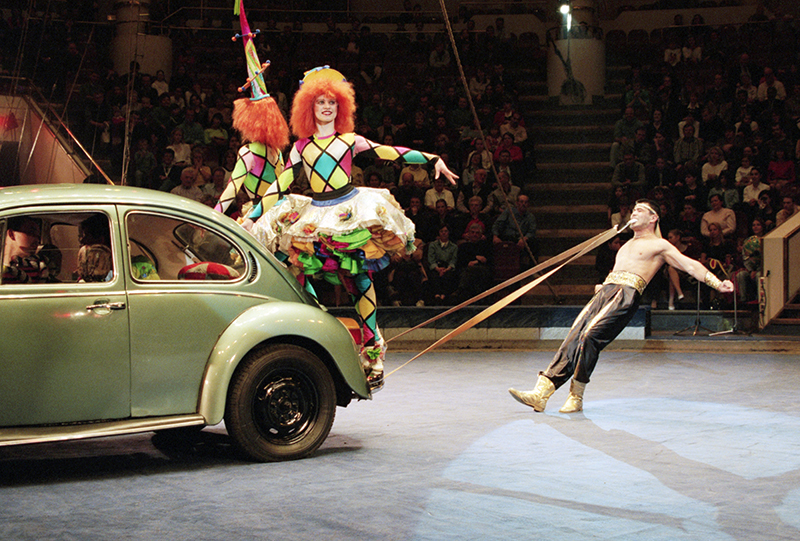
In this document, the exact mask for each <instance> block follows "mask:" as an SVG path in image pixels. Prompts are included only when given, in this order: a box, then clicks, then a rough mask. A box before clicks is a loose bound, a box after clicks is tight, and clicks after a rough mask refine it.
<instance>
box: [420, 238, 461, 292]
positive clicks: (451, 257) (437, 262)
mask: <svg viewBox="0 0 800 541" xmlns="http://www.w3.org/2000/svg"><path fill="white" fill-rule="evenodd" d="M457 260H458V246H457V245H456V243H455V242H451V241H450V228H449V227H448V226H447V225H441V226H440V227H439V232H438V234H437V236H436V240H434V241H432V242H430V243H429V244H428V269H427V274H428V282H427V287H428V295H427V297H428V300H426V304H438V305H442V304H445V299H447V297H448V296H450V294H452V293H453V291H454V290H455V288H456V286H457V283H458V282H457V281H456V279H455V274H456V273H455V269H456V261H457Z"/></svg>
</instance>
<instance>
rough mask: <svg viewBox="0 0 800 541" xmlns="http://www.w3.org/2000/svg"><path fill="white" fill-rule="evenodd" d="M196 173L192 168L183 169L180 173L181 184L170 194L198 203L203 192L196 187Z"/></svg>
mask: <svg viewBox="0 0 800 541" xmlns="http://www.w3.org/2000/svg"><path fill="white" fill-rule="evenodd" d="M196 179H197V172H196V171H195V169H194V168H192V167H184V168H183V170H182V171H181V183H180V185H178V186H176V187H175V188H173V189H172V190H170V193H172V194H175V195H180V196H181V197H186V198H187V199H192V200H193V201H200V200H201V199H202V198H203V195H204V194H205V192H203V190H202V189H201V188H199V187H198V186H197V185H196Z"/></svg>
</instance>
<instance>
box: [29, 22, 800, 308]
mask: <svg viewBox="0 0 800 541" xmlns="http://www.w3.org/2000/svg"><path fill="white" fill-rule="evenodd" d="M408 15H409V16H411V17H412V18H411V19H410V20H408V21H406V24H407V25H409V26H408V28H413V27H414V25H416V28H417V29H418V30H423V29H424V31H426V32H427V30H430V25H429V24H428V23H427V22H425V21H422V20H421V19H420V17H419V16H418V15H417V14H416V13H414V14H412V12H411V11H409V12H408ZM273 22H274V21H273ZM355 23H358V21H355ZM460 24H462V25H463V28H460V29H458V30H457V31H459V32H460V34H459V49H460V48H461V46H462V45H463V46H465V47H466V48H467V49H468V50H465V51H461V50H460V51H459V52H463V53H464V57H463V58H462V60H463V61H464V62H465V66H464V67H465V69H466V72H467V74H468V77H469V90H468V91H466V90H462V89H461V88H460V87H459V85H458V77H457V76H456V71H457V70H455V69H454V67H455V66H454V64H455V62H454V56H453V54H452V53H453V51H452V50H451V49H450V46H449V44H448V43H447V42H446V40H445V39H443V38H444V36H443V35H441V34H439V35H435V36H433V35H431V34H427V33H423V32H422V31H421V32H420V34H419V36H420V39H417V40H416V41H415V42H414V43H411V44H407V45H403V44H402V41H401V40H399V39H398V40H397V49H396V50H395V49H393V48H392V47H386V46H378V44H381V40H382V39H383V38H384V37H386V36H378V35H377V33H375V32H372V31H370V29H369V28H368V27H366V26H359V24H354V25H353V28H352V36H350V37H348V35H347V33H346V32H342V29H341V28H338V27H337V24H336V23H335V22H334V21H333V19H331V20H330V21H329V22H328V26H329V29H330V31H329V32H328V33H324V34H322V33H319V34H318V33H315V32H305V31H302V26H300V27H299V28H297V27H292V26H291V25H289V27H288V31H286V30H285V31H283V32H280V31H278V30H277V29H276V28H278V26H279V25H277V24H273V25H269V26H268V27H267V28H266V29H264V32H263V35H262V36H261V37H260V38H259V39H258V40H257V42H258V43H257V46H258V47H259V48H261V49H264V50H265V51H266V50H269V55H270V60H271V61H272V62H273V65H274V66H275V68H276V69H275V71H273V72H270V81H269V82H268V86H269V88H270V92H271V94H273V95H274V96H275V97H276V100H279V101H281V102H282V106H283V108H284V110H286V111H288V108H289V107H290V103H289V100H287V99H286V96H291V95H292V93H293V91H294V85H295V84H296V81H295V79H296V77H295V76H294V74H293V71H297V66H296V65H294V64H293V61H292V60H291V59H290V56H291V54H290V53H292V52H293V51H295V50H297V48H298V47H300V43H301V41H302V47H304V48H306V47H313V46H314V45H320V46H322V45H323V44H325V47H326V48H329V49H331V50H332V51H334V53H333V54H340V55H341V59H342V60H343V61H347V62H351V63H352V62H354V61H355V62H358V63H359V65H358V68H355V69H356V71H354V72H353V73H347V76H348V79H350V80H352V81H353V83H354V86H355V88H356V92H357V96H358V103H360V104H361V105H362V108H361V109H360V111H359V118H361V119H362V121H361V122H360V123H359V126H358V128H357V130H358V131H359V132H360V133H362V134H363V135H364V136H366V137H369V138H371V139H373V140H375V141H378V142H381V143H386V144H400V145H406V146H411V147H414V148H418V149H420V150H425V151H431V152H436V153H438V154H440V155H442V156H443V159H445V160H446V161H447V163H448V165H449V166H450V167H451V169H454V170H458V171H461V172H462V178H461V180H460V181H459V185H458V186H457V187H452V186H448V185H444V184H443V183H440V182H438V181H434V180H432V177H431V171H430V170H429V169H427V168H426V167H423V166H414V165H408V166H405V167H401V166H400V165H399V164H398V163H394V162H389V163H387V162H383V161H381V160H377V159H376V160H374V161H372V162H368V163H363V162H360V161H359V162H357V163H354V164H353V169H354V171H360V170H361V169H363V171H364V172H363V175H364V179H365V181H364V183H367V184H369V185H374V186H377V187H383V188H387V189H389V190H390V191H391V192H392V193H393V194H394V195H395V197H396V199H397V201H398V202H399V203H400V204H401V205H402V206H403V207H404V208H405V209H406V211H407V214H408V215H409V216H410V217H411V219H412V220H413V221H414V222H415V224H416V225H417V238H418V239H419V241H420V246H419V251H420V252H421V251H422V250H424V249H425V248H426V246H425V244H424V243H426V242H427V243H430V242H439V243H440V244H441V241H440V240H439V237H440V235H439V234H438V231H437V230H439V229H440V226H443V225H447V226H448V235H449V236H450V237H451V238H453V239H459V240H461V239H462V236H463V239H467V238H468V237H469V235H470V232H471V230H472V229H475V231H477V229H478V226H479V225H480V226H482V227H484V228H485V229H484V232H488V231H492V230H494V227H495V226H496V225H497V222H498V221H499V223H500V225H503V224H504V223H505V219H502V220H501V219H500V217H501V216H503V215H506V216H508V215H509V214H513V213H515V212H518V210H519V209H518V207H519V205H520V203H521V202H526V204H528V205H529V204H531V203H536V202H537V200H536V197H534V198H533V199H531V200H529V199H528V196H527V195H524V194H526V193H529V190H530V188H531V184H532V183H534V182H535V180H536V179H535V177H534V176H533V175H535V174H536V164H535V163H534V162H533V152H532V150H533V146H532V139H533V137H534V136H535V135H536V133H535V128H533V127H531V126H532V124H531V122H530V120H531V119H530V118H528V119H527V120H528V122H527V123H526V118H525V116H526V115H525V109H521V108H520V103H524V102H521V101H520V100H519V92H520V90H523V87H521V86H518V85H517V81H516V80H515V79H514V74H515V72H514V71H513V70H509V69H508V66H507V65H506V64H507V63H508V62H509V58H510V54H511V53H512V52H513V51H514V46H515V40H516V39H517V37H516V36H514V35H513V34H511V33H509V29H507V28H506V27H505V20H504V19H503V17H498V18H497V20H496V22H495V24H494V25H489V26H487V27H485V28H484V29H482V30H481V31H476V30H475V24H474V20H472V19H470V18H469V14H466V15H465V16H464V18H463V21H460ZM751 24H755V23H751ZM758 24H764V25H766V26H765V27H766V28H769V29H774V28H775V26H774V22H773V21H770V20H768V19H767V20H765V21H762V22H759V23H758ZM419 25H422V28H420V26H419ZM787 28H788V29H789V30H791V31H795V30H792V28H794V27H792V26H791V25H784V26H783V27H782V31H787ZM775 32H778V30H775ZM741 33H742V34H741V35H742V36H743V39H742V40H737V39H735V38H734V39H728V38H727V37H725V36H726V35H727V34H726V32H723V29H721V28H715V27H713V26H710V25H705V24H704V23H703V22H702V17H698V16H695V17H693V18H692V24H691V25H688V26H686V25H683V23H682V19H681V21H680V24H679V25H677V26H674V27H670V28H667V29H665V31H664V32H663V34H664V37H663V41H661V42H653V43H652V44H651V45H650V46H649V47H651V50H649V51H636V52H637V57H639V58H649V60H647V62H646V63H645V62H643V63H642V65H637V66H635V67H634V68H633V69H632V70H631V75H630V77H628V79H627V81H626V88H625V89H624V91H623V93H622V96H621V99H620V108H621V110H622V118H620V120H619V121H618V122H616V124H615V125H614V129H613V140H611V139H609V140H608V141H607V143H608V144H609V145H610V146H611V152H610V156H609V157H610V165H611V166H613V172H609V178H608V179H607V182H608V181H610V182H611V185H612V186H613V187H614V188H619V189H620V190H619V193H614V194H613V195H614V197H612V201H610V205H609V207H608V218H609V220H611V217H612V215H617V214H618V213H619V215H618V216H615V220H619V221H620V222H625V221H627V220H626V219H625V213H626V212H625V205H620V202H621V201H622V202H625V201H627V202H628V203H630V202H632V201H635V199H636V198H638V197H641V196H643V195H645V194H646V195H647V196H648V197H652V198H653V199H656V200H657V202H658V203H659V204H660V205H661V206H662V209H663V216H662V225H664V224H668V225H669V226H670V227H672V226H674V227H675V228H676V229H678V230H679V231H680V237H679V238H678V242H681V243H683V244H686V245H690V244H691V239H709V241H708V242H709V243H710V244H709V245H710V246H714V247H716V246H718V244H719V242H718V241H716V240H715V241H713V242H711V240H710V239H711V238H712V237H713V234H712V230H713V229H714V228H713V227H712V225H713V224H717V225H721V226H722V227H721V228H719V229H721V231H720V232H721V234H722V239H723V244H724V243H728V242H730V243H733V244H735V243H736V242H737V241H739V242H741V241H743V240H745V239H744V238H743V236H744V233H743V231H742V229H743V228H745V224H748V223H753V220H754V219H758V220H760V221H759V222H758V223H760V224H761V227H762V229H763V233H766V232H768V231H769V230H770V229H771V228H773V227H775V226H776V225H777V224H780V223H783V222H784V221H785V220H786V219H787V218H788V217H789V216H792V215H794V214H796V213H797V204H796V201H797V195H798V186H797V174H796V169H797V166H798V163H797V162H796V160H797V159H798V158H800V156H798V154H799V153H800V152H798V150H800V77H798V76H797V73H798V71H797V67H796V65H793V64H792V63H793V62H796V60H795V59H793V58H791V59H790V58H789V57H788V56H787V55H783V54H772V55H770V54H767V55H764V54H758V55H755V54H752V51H748V50H747V48H748V47H757V46H761V45H762V44H758V43H753V42H752V41H749V40H747V39H744V38H746V37H747V34H745V30H744V29H742V30H741ZM337 36H338V38H337ZM396 37H397V36H395V35H393V34H390V35H389V36H388V39H389V40H390V41H391V42H392V43H393V44H394V43H395V38H396ZM261 38H264V39H261ZM431 38H432V39H431ZM412 39H413V38H412ZM174 41H175V48H176V55H175V66H176V67H175V69H174V71H173V73H172V74H171V77H169V74H168V73H165V69H166V68H162V69H154V70H153V75H151V74H149V73H143V72H142V70H141V69H140V68H139V66H138V64H136V63H133V64H132V66H131V68H130V71H129V73H125V74H122V75H121V76H118V75H117V74H115V73H114V72H113V70H107V69H105V68H102V67H100V65H97V66H94V65H93V66H90V68H89V69H87V70H84V71H86V73H87V74H91V75H89V76H88V81H80V83H82V84H81V86H80V87H79V88H80V93H79V94H78V95H76V97H75V99H76V100H77V102H76V104H74V105H73V107H71V109H72V110H73V111H74V112H75V114H74V121H75V124H76V129H75V130H74V132H75V133H78V134H80V136H81V138H82V140H83V141H84V142H85V143H86V144H87V146H89V147H90V151H91V152H94V153H97V154H98V155H100V156H103V155H104V154H109V153H110V157H111V162H112V168H116V169H118V170H119V171H118V172H117V173H116V174H117V175H119V173H120V172H121V170H122V169H123V167H122V165H123V164H122V152H123V148H124V147H125V146H126V145H125V142H126V141H125V139H126V138H127V139H128V141H127V143H128V147H130V148H131V149H132V150H131V151H130V156H129V158H128V160H129V163H128V164H126V165H128V167H127V168H125V170H126V171H128V175H129V177H128V178H126V179H124V182H125V183H127V184H133V185H138V186H143V187H149V188H153V189H161V190H164V191H176V190H177V191H178V192H180V193H183V194H185V195H187V196H189V197H192V198H196V199H201V197H200V196H199V195H198V193H199V194H204V196H205V199H206V200H208V198H209V197H210V198H212V199H213V198H214V197H216V196H217V195H218V193H219V191H220V186H221V185H224V183H225V182H226V181H227V180H228V179H229V178H230V175H231V173H232V171H233V168H234V166H235V163H236V157H237V154H236V152H237V151H238V147H239V146H240V142H239V136H238V134H237V133H236V132H235V130H233V129H232V127H231V111H232V102H233V100H234V99H236V98H238V97H241V95H243V94H240V93H239V92H238V91H237V88H236V86H237V85H238V84H241V83H242V81H243V78H242V80H239V79H238V77H239V74H233V75H231V74H224V73H222V72H221V70H218V69H216V66H214V65H213V64H214V61H213V60H212V61H209V60H208V59H207V58H204V57H205V56H206V54H205V53H204V52H201V51H199V50H195V48H194V47H193V45H191V42H190V39H189V33H188V32H182V31H180V30H179V31H176V33H175V36H174ZM740 41H741V42H740ZM777 42H778V40H777V39H776V40H775V43H777ZM75 43H78V44H80V43H81V41H80V40H76V39H75V37H74V36H72V37H71V39H70V42H69V43H63V44H61V45H63V47H64V50H65V55H66V56H65V59H66V60H65V62H66V61H68V60H69V58H70V56H69V55H70V54H72V53H74V51H73V49H74V48H75V47H74V44H75ZM769 46H770V45H767V47H769ZM643 47H644V48H647V47H648V46H647V45H645V46H643ZM336 51H338V53H337V52H336ZM413 51H416V52H417V53H416V54H415V53H414V52H413ZM771 51H772V52H774V53H781V52H783V51H779V50H777V48H775V47H773V49H772V50H771ZM760 52H762V53H763V51H760ZM748 53H751V54H748ZM389 54H396V55H398V56H400V55H411V56H409V58H410V59H411V60H412V61H411V62H410V63H407V64H403V67H402V68H397V67H396V66H394V65H393V64H392V63H390V62H385V63H382V62H381V60H382V59H384V58H388V55H389ZM73 56H74V54H73ZM412 56H413V58H412ZM368 57H369V58H370V60H369V65H367V64H366V63H365V62H364V60H365V59H366V58H368ZM403 58H406V56H403ZM727 59H730V61H728V60H727ZM756 59H767V61H768V62H769V65H765V64H764V62H765V61H764V60H758V61H757V60H756ZM99 60H100V62H103V61H105V59H99ZM97 61H98V59H95V60H93V62H97ZM101 65H102V64H101ZM415 66H421V67H423V68H426V67H430V69H431V70H434V71H435V72H436V74H435V75H434V76H431V75H430V74H429V73H426V71H425V70H424V69H423V70H417V69H416V67H415ZM239 70H241V68H239ZM41 71H44V70H41ZM101 73H102V74H106V73H108V75H107V76H106V75H103V76H102V77H101V76H100V74H101ZM409 75H412V76H409ZM41 77H44V75H42V76H41ZM129 85H130V86H129ZM128 88H131V89H132V90H133V91H132V92H130V93H128V92H126V90H127V89H128ZM245 93H246V92H245ZM468 94H469V95H470V96H471V97H472V99H473V100H474V101H475V107H476V109H477V112H478V120H477V121H475V120H473V118H472V115H471V111H470V109H469V106H468V102H467V95H468ZM126 95H127V96H131V98H130V99H128V100H127V102H126V99H125V97H126ZM128 114H130V122H129V123H128V124H126V122H125V119H126V116H128ZM526 124H527V126H528V127H527V128H526ZM126 128H127V132H126V131H125V130H126ZM478 128H482V129H483V132H484V135H485V140H484V138H483V137H480V136H479V135H480V131H478ZM184 166H189V167H187V168H184ZM183 173H186V175H184V174H183ZM495 175H497V178H495ZM355 176H356V175H354V177H355ZM189 177H191V178H192V182H191V183H189V184H188V185H187V183H188V181H189ZM193 188H196V190H194V189H193ZM440 201H443V202H444V207H442V204H440ZM507 201H508V203H510V205H508V204H507ZM778 202H780V208H777V207H778ZM432 209H433V210H432ZM737 225H738V226H739V227H738V230H739V231H738V233H737ZM473 226H475V227H473ZM731 226H732V227H731ZM484 234H485V233H484ZM737 234H738V236H737ZM754 234H755V233H754ZM684 241H685V242H684ZM687 243H688V244H687ZM428 248H429V246H428ZM715 249H716V248H715ZM733 256H734V257H733V259H734V260H738V259H739V256H738V254H733ZM434 281H435V280H434ZM427 287H429V286H427ZM436 295H441V293H439V292H437V293H434V297H433V298H432V299H429V300H430V301H431V302H437V301H438V302H441V301H442V299H441V298H439V297H437V296H436ZM417 300H419V299H417ZM412 301H413V302H414V303H416V301H415V300H413V299H412ZM392 302H394V301H392ZM402 302H403V303H405V300H404V301H402Z"/></svg>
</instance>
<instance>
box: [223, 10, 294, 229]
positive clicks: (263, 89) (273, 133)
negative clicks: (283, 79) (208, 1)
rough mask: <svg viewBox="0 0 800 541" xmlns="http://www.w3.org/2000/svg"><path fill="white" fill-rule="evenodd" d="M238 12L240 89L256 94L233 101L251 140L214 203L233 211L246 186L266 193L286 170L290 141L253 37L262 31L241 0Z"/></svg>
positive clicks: (237, 124) (236, 119)
mask: <svg viewBox="0 0 800 541" xmlns="http://www.w3.org/2000/svg"><path fill="white" fill-rule="evenodd" d="M234 14H236V15H239V23H240V25H241V28H242V33H241V34H240V35H237V36H236V37H235V38H234V40H236V39H239V38H241V40H242V42H243V44H244V51H245V59H246V64H247V74H248V78H247V83H246V84H245V85H244V86H243V87H242V88H240V89H239V91H240V92H242V91H244V90H245V89H246V88H249V89H250V90H251V92H252V94H253V97H252V98H249V99H248V98H240V99H238V100H236V101H235V102H234V104H233V127H234V128H236V130H237V131H239V133H240V134H241V135H242V139H243V141H245V142H246V143H247V144H245V145H244V146H243V147H241V148H240V149H239V157H238V159H237V161H236V165H235V166H234V169H233V173H232V174H231V179H230V180H229V181H228V185H227V186H225V190H223V192H222V195H221V196H220V198H219V201H218V202H217V205H216V206H215V207H214V208H215V209H216V210H218V211H220V212H230V211H231V210H233V208H235V207H232V206H231V203H233V202H234V201H235V200H236V195H237V194H238V193H239V190H241V189H242V188H244V190H245V192H246V194H247V196H248V197H249V198H250V199H251V200H254V199H255V200H257V199H259V198H260V197H261V196H263V195H264V194H265V193H266V192H267V189H268V188H269V186H270V185H271V184H272V183H273V182H275V179H276V178H277V177H278V175H280V174H281V172H283V156H282V155H281V149H283V148H286V146H288V144H289V126H288V125H287V124H286V119H285V118H284V117H283V114H282V113H281V111H280V109H279V107H278V104H277V103H276V102H275V100H274V99H273V98H272V97H271V96H270V95H269V93H268V92H267V85H266V83H265V81H264V76H263V73H264V70H266V69H267V66H268V65H269V62H266V63H264V64H261V62H260V61H259V60H258V54H257V53H256V47H255V44H254V43H253V37H254V36H255V35H256V34H258V32H259V31H258V30H256V31H255V32H251V31H250V24H249V23H248V22H247V17H246V16H245V11H244V5H242V4H241V2H240V1H239V0H237V2H236V4H235V6H234ZM252 218H253V219H255V218H257V216H252Z"/></svg>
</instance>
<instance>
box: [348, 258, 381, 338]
mask: <svg viewBox="0 0 800 541" xmlns="http://www.w3.org/2000/svg"><path fill="white" fill-rule="evenodd" d="M341 279H342V283H343V284H344V287H345V288H346V289H347V292H348V293H349V294H350V297H351V298H352V299H353V305H354V306H355V308H356V313H357V314H358V318H359V319H360V320H361V329H362V332H363V335H364V337H363V342H364V343H363V345H364V346H374V345H375V343H376V341H379V340H380V338H381V337H380V331H378V320H377V318H376V315H375V313H376V308H377V301H376V297H375V286H374V285H373V283H372V278H371V277H370V275H369V273H368V272H362V273H360V274H356V275H355V276H352V275H344V276H341Z"/></svg>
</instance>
